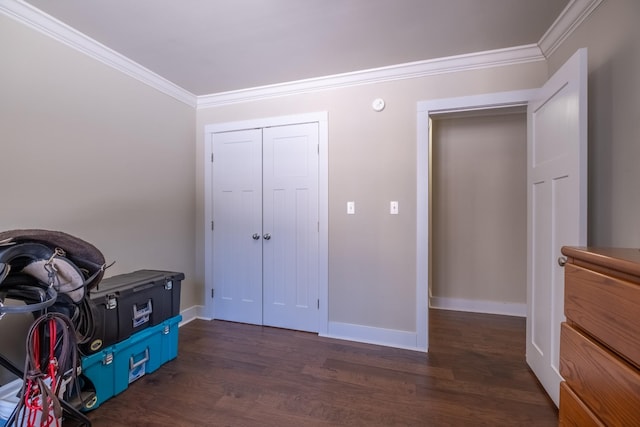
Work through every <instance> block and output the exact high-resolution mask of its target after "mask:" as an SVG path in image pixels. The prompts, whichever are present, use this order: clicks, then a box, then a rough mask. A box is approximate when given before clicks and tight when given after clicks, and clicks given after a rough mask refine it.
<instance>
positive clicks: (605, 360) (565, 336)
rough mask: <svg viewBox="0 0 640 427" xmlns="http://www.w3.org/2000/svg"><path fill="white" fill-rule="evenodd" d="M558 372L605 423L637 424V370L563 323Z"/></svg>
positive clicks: (639, 392)
mask: <svg viewBox="0 0 640 427" xmlns="http://www.w3.org/2000/svg"><path fill="white" fill-rule="evenodd" d="M560 375H562V376H563V377H564V379H565V380H566V382H567V385H568V386H569V387H570V388H571V389H572V390H573V391H574V392H575V394H576V395H577V396H579V397H580V400H581V401H582V402H584V403H585V405H586V406H587V407H588V408H589V409H590V410H591V411H593V413H595V414H598V418H599V419H600V420H602V422H603V423H604V424H605V425H612V426H614V425H615V426H640V410H639V409H638V408H640V371H638V369H636V368H634V367H633V366H631V365H629V364H628V363H625V362H624V361H622V360H621V359H620V358H618V357H617V356H615V355H614V354H613V353H612V352H610V351H609V350H606V349H605V348H603V347H601V346H600V345H598V344H596V343H595V342H594V341H592V340H591V339H590V338H588V337H587V336H586V335H584V334H583V333H581V332H580V331H578V330H576V329H574V328H573V327H571V326H569V325H568V324H567V323H563V324H562V328H561V344H560Z"/></svg>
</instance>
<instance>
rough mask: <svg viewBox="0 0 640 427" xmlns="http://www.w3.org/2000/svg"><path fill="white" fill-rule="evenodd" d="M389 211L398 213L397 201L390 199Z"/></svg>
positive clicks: (392, 213) (394, 213)
mask: <svg viewBox="0 0 640 427" xmlns="http://www.w3.org/2000/svg"><path fill="white" fill-rule="evenodd" d="M389 213H390V214H391V215H398V202H397V201H392V202H390V203H389Z"/></svg>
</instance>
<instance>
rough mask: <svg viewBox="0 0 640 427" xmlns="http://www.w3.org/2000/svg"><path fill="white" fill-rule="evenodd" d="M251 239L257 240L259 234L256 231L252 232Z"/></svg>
mask: <svg viewBox="0 0 640 427" xmlns="http://www.w3.org/2000/svg"><path fill="white" fill-rule="evenodd" d="M251 237H253V240H258V239H259V238H260V235H259V234H258V233H253V236H251Z"/></svg>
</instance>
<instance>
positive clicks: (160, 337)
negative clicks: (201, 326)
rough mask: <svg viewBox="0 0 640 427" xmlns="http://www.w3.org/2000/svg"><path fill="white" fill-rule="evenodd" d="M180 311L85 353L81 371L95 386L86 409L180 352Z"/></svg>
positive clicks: (123, 388)
mask: <svg viewBox="0 0 640 427" xmlns="http://www.w3.org/2000/svg"><path fill="white" fill-rule="evenodd" d="M181 320H182V316H181V315H177V316H175V317H172V318H170V319H168V320H165V321H164V322H162V323H161V324H159V325H156V326H153V327H150V328H147V329H145V330H143V331H140V332H138V333H135V334H133V335H132V336H130V337H129V338H127V339H126V340H124V341H120V342H118V343H116V344H113V345H111V346H109V347H106V348H104V349H102V350H101V351H99V352H98V353H95V354H92V355H90V356H84V357H82V374H83V377H84V378H85V380H88V381H89V382H90V383H91V384H92V385H93V387H94V389H95V392H96V396H95V398H94V399H93V400H92V401H91V402H85V405H84V407H83V410H85V411H86V410H91V409H95V408H97V407H98V406H100V404H102V403H103V402H104V401H106V400H107V399H110V398H111V397H113V396H115V395H117V394H119V393H121V392H123V391H124V390H126V389H127V387H129V384H131V383H132V382H134V381H135V380H137V379H138V378H141V377H142V376H144V375H145V374H149V373H151V372H154V371H156V370H157V369H158V368H160V366H162V365H163V364H164V363H166V362H168V361H170V360H172V359H175V358H176V357H177V356H178V327H179V323H180V321H181Z"/></svg>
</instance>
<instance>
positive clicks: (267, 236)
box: [262, 233, 271, 240]
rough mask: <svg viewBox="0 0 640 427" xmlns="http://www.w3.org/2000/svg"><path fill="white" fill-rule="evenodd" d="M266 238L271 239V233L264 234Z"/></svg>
mask: <svg viewBox="0 0 640 427" xmlns="http://www.w3.org/2000/svg"><path fill="white" fill-rule="evenodd" d="M262 237H263V238H264V240H270V239H271V234H269V233H266V234H265V235H264V236H262Z"/></svg>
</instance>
